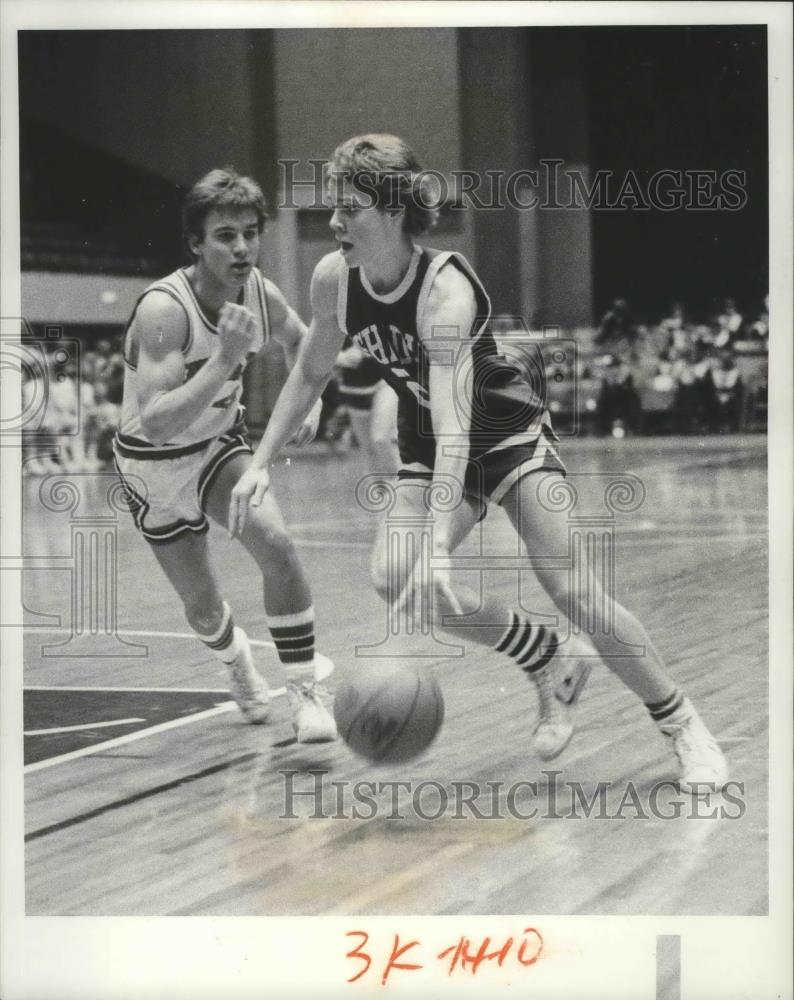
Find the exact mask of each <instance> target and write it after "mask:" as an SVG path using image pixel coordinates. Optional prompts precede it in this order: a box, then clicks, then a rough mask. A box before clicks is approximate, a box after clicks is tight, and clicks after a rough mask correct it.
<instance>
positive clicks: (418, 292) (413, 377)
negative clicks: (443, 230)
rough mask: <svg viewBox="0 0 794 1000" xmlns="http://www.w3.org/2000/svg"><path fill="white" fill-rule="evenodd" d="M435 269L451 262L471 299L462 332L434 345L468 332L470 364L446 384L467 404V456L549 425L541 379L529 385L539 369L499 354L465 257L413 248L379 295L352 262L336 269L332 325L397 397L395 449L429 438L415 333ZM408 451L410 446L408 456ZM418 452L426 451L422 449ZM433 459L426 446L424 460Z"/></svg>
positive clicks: (425, 371) (420, 346) (423, 359)
mask: <svg viewBox="0 0 794 1000" xmlns="http://www.w3.org/2000/svg"><path fill="white" fill-rule="evenodd" d="M443 267H455V268H457V269H458V271H460V273H461V274H463V275H464V276H465V277H466V279H467V280H468V281H469V283H470V284H471V287H472V290H473V292H474V296H475V300H476V303H477V317H476V320H475V322H474V325H473V327H472V329H471V330H470V331H462V332H460V333H459V334H458V333H456V332H453V331H443V330H439V331H437V333H438V340H437V344H438V347H439V348H441V349H443V347H444V343H443V341H444V339H445V338H447V339H455V338H457V337H459V336H468V337H469V338H470V339H471V341H472V352H471V358H472V364H471V365H470V366H468V368H467V369H465V370H464V369H463V368H460V370H458V371H456V373H455V382H454V385H455V392H456V394H458V393H459V394H460V395H459V397H458V398H459V399H460V400H461V401H462V402H465V404H467V405H469V406H470V407H471V431H470V455H471V457H475V458H476V457H478V455H481V454H484V453H485V452H487V451H489V450H491V449H492V448H493V447H498V446H499V445H500V443H502V442H504V441H505V439H508V438H512V437H513V436H515V435H517V434H525V433H526V432H527V431H528V430H529V429H530V428H531V426H532V425H533V424H535V425H536V429H537V430H540V424H541V422H543V423H546V424H548V427H549V430H551V426H550V421H549V419H548V414H547V413H546V411H545V404H544V401H543V391H542V384H533V382H534V383H542V366H541V367H539V368H538V369H537V371H538V372H539V373H540V374H541V378H540V379H530V378H528V377H527V375H526V373H525V372H522V371H521V369H520V367H519V365H517V364H516V363H514V362H513V361H511V360H509V359H508V358H506V357H505V356H504V355H502V354H500V352H499V349H498V348H497V345H496V342H495V340H494V338H493V335H492V334H491V333H490V332H489V330H488V329H487V326H486V324H487V321H488V318H489V316H490V311H491V305H490V301H489V299H488V296H487V294H486V292H485V289H484V288H483V286H482V284H481V283H480V280H479V278H478V277H477V275H476V274H475V273H474V271H473V270H472V268H471V266H470V265H469V263H468V262H467V261H466V259H465V257H463V256H461V255H460V254H457V253H448V252H441V251H439V250H430V249H427V248H418V247H417V249H416V252H415V253H414V256H413V258H412V260H411V264H410V267H409V269H408V272H407V273H406V275H405V278H404V279H403V280H402V282H401V283H400V285H399V286H398V287H397V288H396V289H394V290H393V291H392V292H389V293H387V294H384V295H379V294H377V293H376V292H375V291H373V289H372V288H371V287H370V286H369V284H368V282H367V279H366V276H365V274H364V273H363V272H362V270H361V268H359V267H351V268H345V269H343V270H342V272H341V274H340V283H339V299H338V322H339V326H340V328H341V329H342V330H343V332H345V333H346V334H348V335H349V336H350V337H351V339H352V341H353V342H354V343H355V344H357V345H358V346H359V347H360V348H361V349H362V350H363V351H364V352H366V354H368V355H369V357H370V358H372V360H373V361H374V362H375V364H376V365H377V366H378V368H379V369H380V372H381V374H382V377H383V378H384V379H385V380H386V381H387V382H388V383H389V385H391V386H392V388H393V389H394V390H395V392H396V393H397V395H398V397H399V399H400V411H399V412H400V415H399V421H400V450H401V452H403V453H404V452H405V451H406V448H405V447H404V445H405V444H406V442H408V441H409V440H410V439H415V438H419V439H424V440H425V441H428V439H429V441H431V442H433V443H434V438H435V435H434V433H433V423H432V417H431V413H430V391H429V390H430V363H429V359H428V355H427V350H426V347H425V344H424V343H423V341H422V339H421V338H420V337H419V334H418V330H419V327H420V324H421V323H422V320H423V313H424V310H425V308H426V306H427V300H428V297H429V295H430V290H431V287H432V285H433V281H434V280H435V278H436V276H437V274H438V273H439V271H440V270H441V268H443ZM435 332H436V331H434V334H435ZM434 346H435V344H434ZM450 353H451V354H452V353H453V352H450ZM544 417H545V419H544ZM414 450H415V449H410V451H411V456H412V455H413V451H414ZM422 452H423V454H424V455H428V454H429V453H428V451H427V448H426V447H424V448H423V449H422ZM433 456H434V448H433V450H432V454H430V455H429V457H430V458H432V457H433ZM403 458H404V460H406V459H407V456H406V455H405V454H404V455H403ZM426 462H429V458H428V459H426ZM430 464H431V467H432V463H430Z"/></svg>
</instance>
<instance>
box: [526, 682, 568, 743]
mask: <svg viewBox="0 0 794 1000" xmlns="http://www.w3.org/2000/svg"><path fill="white" fill-rule="evenodd" d="M529 677H530V680H531V681H532V683H533V684H534V685H535V690H536V691H537V692H538V724H537V726H535V730H534V732H533V734H532V749H533V750H534V751H535V753H536V754H537V755H538V757H540V759H541V760H554V758H555V757H559V755H560V754H561V753H562V752H563V750H564V749H565V748H566V747H567V746H568V744H569V743H570V742H571V737H572V736H573V712H572V711H571V707H570V706H569V705H567V704H565V703H564V702H562V701H560V700H559V699H558V698H557V697H556V696H555V690H554V681H555V677H554V671H553V667H552V664H550V663H547V664H546V666H545V667H542V668H541V669H540V670H537V671H535V673H533V674H530V675H529Z"/></svg>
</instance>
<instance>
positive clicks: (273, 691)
mask: <svg viewBox="0 0 794 1000" xmlns="http://www.w3.org/2000/svg"><path fill="white" fill-rule="evenodd" d="M23 690H25V691H140V692H143V693H145V694H150V693H153V694H168V693H169V692H173V693H174V694H229V689H228V688H146V687H116V686H115V684H111V685H107V684H103V685H102V686H101V687H91V686H88V685H81V684H26V685H25V687H24V689H23ZM268 691H269V694H270V697H271V698H280V697H281V696H282V695H283V694H286V693H287V689H286V688H285V687H280V688H268ZM136 721H138V722H143V721H145V720H144V719H138V720H136ZM101 724H102V725H103V726H105V725H110V723H105V722H103V723H101Z"/></svg>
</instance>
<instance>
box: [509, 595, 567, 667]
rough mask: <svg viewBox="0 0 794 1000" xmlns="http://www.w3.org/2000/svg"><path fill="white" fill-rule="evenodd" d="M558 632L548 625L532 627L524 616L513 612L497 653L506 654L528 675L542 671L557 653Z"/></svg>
mask: <svg viewBox="0 0 794 1000" xmlns="http://www.w3.org/2000/svg"><path fill="white" fill-rule="evenodd" d="M558 645H559V638H558V636H557V630H556V629H554V628H550V627H549V626H548V625H532V624H531V622H530V621H529V620H528V619H527V618H526V617H525V616H524V615H518V614H516V612H515V611H513V612H511V620H510V625H509V626H508V627H507V628H506V629H505V632H504V634H503V635H502V638H501V639H500V640H499V642H497V644H496V647H495V648H496V652H497V653H506V654H507V655H508V656H509V657H511V658H512V659H514V660H515V661H516V663H517V664H518V665H519V667H521V669H522V670H525V671H526V672H527V673H528V674H530V675H532V674H536V673H538V671H540V670H542V669H543V668H544V667H545V666H546V664H547V663H548V662H549V661H550V660H551V658H552V657H553V656H554V654H555V653H556V652H557V646H558Z"/></svg>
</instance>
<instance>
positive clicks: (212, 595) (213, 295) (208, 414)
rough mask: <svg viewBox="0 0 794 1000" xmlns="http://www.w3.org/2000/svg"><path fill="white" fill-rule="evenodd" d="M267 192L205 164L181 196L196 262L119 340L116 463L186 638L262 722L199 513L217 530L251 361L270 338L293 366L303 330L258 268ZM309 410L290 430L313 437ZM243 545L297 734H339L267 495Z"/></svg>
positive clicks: (263, 707)
mask: <svg viewBox="0 0 794 1000" xmlns="http://www.w3.org/2000/svg"><path fill="white" fill-rule="evenodd" d="M264 222H265V200H264V197H263V195H262V191H261V190H260V188H259V186H258V185H257V184H256V183H255V182H254V181H253V180H251V179H250V178H247V177H240V176H238V175H237V174H235V173H234V172H232V171H229V170H213V171H211V172H210V173H209V174H207V175H206V176H205V177H203V178H202V179H201V180H200V181H198V183H196V184H195V185H194V186H193V188H192V189H191V190H190V191H189V193H188V195H187V198H186V200H185V205H184V209H183V231H184V237H185V241H186V243H187V246H188V249H189V251H190V254H191V256H192V258H193V263H192V264H191V265H190V266H188V267H183V268H180V269H179V270H177V271H175V272H174V273H173V274H170V275H168V276H167V277H165V278H163V279H161V280H160V281H156V282H154V284H152V285H150V286H149V287H148V288H147V289H146V291H144V293H143V294H142V295H141V297H140V299H139V300H138V302H137V304H136V306H135V309H134V310H133V314H132V317H131V319H130V321H129V324H128V326H127V330H126V332H125V337H124V359H125V364H126V371H125V379H124V398H123V402H122V413H121V422H120V426H119V430H118V433H117V434H116V438H115V441H114V452H115V459H116V467H117V470H118V472H119V475H120V476H121V479H122V482H123V483H124V486H125V490H126V493H127V497H128V499H129V502H130V509H131V511H132V513H133V516H134V518H135V522H136V524H137V526H138V528H139V530H140V531H141V533H142V534H143V537H144V538H145V539H146V540H147V542H149V544H150V545H151V548H152V552H153V553H154V555H155V556H156V558H157V561H158V562H159V563H160V566H161V567H162V568H163V570H164V572H165V574H166V576H167V577H168V579H169V581H170V582H171V584H172V586H173V587H174V589H175V590H176V592H177V594H178V595H179V597H180V599H181V600H182V603H183V605H184V611H185V615H186V617H187V620H188V622H189V623H190V625H191V627H192V629H193V630H194V631H195V633H196V637H197V638H198V639H199V640H200V641H201V642H202V643H204V645H205V646H206V647H207V649H208V650H210V651H211V652H212V653H214V655H215V656H217V657H218V658H219V659H220V660H221V661H223V663H225V664H227V666H228V667H229V679H230V686H231V690H232V694H233V695H234V698H235V700H236V701H237V704H238V705H239V707H240V709H241V711H242V713H243V715H244V716H245V718H246V719H247V720H248V721H249V722H252V723H261V722H264V721H265V719H266V717H267V714H268V703H269V692H268V687H267V684H266V683H265V681H264V679H263V678H262V677H261V675H260V674H259V672H258V671H257V669H256V667H255V666H254V663H253V658H252V655H251V647H250V643H249V641H248V638H247V636H246V633H245V632H244V631H243V629H242V628H240V627H239V626H236V625H235V623H234V619H233V617H232V612H231V609H230V607H229V605H228V604H227V603H226V602H225V601H224V600H223V598H222V596H221V591H220V588H219V585H218V582H217V580H216V577H215V574H214V573H213V569H212V567H211V565H210V561H209V552H208V545H207V532H208V529H209V520H208V516H207V515H209V517H210V518H212V519H213V520H214V521H216V522H218V523H220V524H225V522H226V518H227V512H228V507H229V498H230V495H231V489H232V487H233V486H234V484H235V483H236V482H237V480H238V479H239V478H240V476H241V475H242V474H243V473H244V472H245V470H246V469H247V468H248V465H249V463H250V460H251V446H250V444H249V441H248V435H247V431H246V427H245V421H244V408H243V406H242V405H241V403H240V397H241V394H242V374H243V370H244V368H245V366H246V363H247V362H248V360H249V359H250V358H251V357H253V356H254V355H255V354H256V353H257V352H259V351H260V350H261V349H262V347H263V346H264V345H265V344H266V343H267V342H268V341H269V340H270V338H271V337H272V338H273V339H275V340H276V341H277V342H278V343H280V344H281V345H282V347H283V348H284V352H285V355H286V359H287V363H288V365H289V366H290V367H291V366H292V365H294V363H295V358H296V356H297V352H298V348H299V346H300V344H301V342H302V340H303V338H304V336H305V333H306V330H305V327H304V325H303V323H302V322H301V320H300V319H299V318H298V316H297V314H296V313H295V312H294V311H293V310H292V309H291V308H290V306H289V305H288V304H287V302H286V301H285V299H284V296H283V295H282V294H281V292H280V291H279V289H278V288H277V287H276V286H275V285H274V284H273V282H272V281H270V280H268V279H267V278H265V277H264V276H263V275H262V273H261V272H260V271H259V269H258V268H257V266H256V263H257V260H258V258H259V244H260V237H261V234H262V230H263V228H264ZM319 413H320V408H319V405H317V406H314V407H313V408H311V413H308V412H307V415H305V417H304V419H303V420H302V421H301V422H300V424H301V425H300V427H298V428H297V433H296V435H295V440H296V441H297V442H298V443H303V442H305V441H308V440H310V439H311V438H312V437H313V436H314V433H315V431H316V428H317V422H318V419H319ZM239 539H240V541H241V542H242V544H243V546H244V548H245V549H246V550H247V551H248V553H249V554H250V555H251V557H252V558H253V560H254V561H255V563H256V565H257V566H258V568H259V571H260V573H261V576H262V586H263V591H264V605H265V611H266V614H267V620H268V625H269V628H270V633H271V636H272V638H273V642H274V643H275V646H276V649H277V651H278V655H279V658H280V659H281V662H282V663H283V665H284V667H285V670H286V673H287V679H288V682H289V683H288V686H287V690H288V694H289V696H290V701H291V707H292V710H293V724H294V727H295V731H296V736H297V739H298V740H299V741H300V742H322V741H326V740H331V739H334V738H335V737H336V727H335V724H334V721H333V718H332V717H331V715H330V713H329V712H328V710H327V708H326V707H325V705H324V704H323V701H322V699H321V696H320V691H321V689H320V688H319V687H318V682H319V681H321V680H322V679H323V678H324V677H325V676H327V675H328V674H329V673H330V672H331V671H332V670H333V664H332V663H331V661H330V660H328V659H327V657H324V656H322V655H321V654H319V653H316V652H315V649H314V612H313V608H312V598H311V592H310V590H309V584H308V581H307V579H306V576H305V574H304V572H303V568H302V566H301V564H300V562H299V560H298V557H297V554H296V551H295V548H294V546H293V543H292V540H291V539H290V537H289V535H288V534H287V531H286V528H285V526H284V522H283V520H282V517H281V514H280V512H279V509H278V506H277V505H276V502H275V500H274V499H273V498H272V497H270V496H269V497H268V498H267V499H266V501H265V502H264V503H263V504H262V505H261V506H259V507H258V508H257V510H256V511H255V512H253V517H252V518H251V519H250V520H249V521H248V522H247V524H246V526H245V529H244V530H243V531H241V532H240V533H239Z"/></svg>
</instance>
